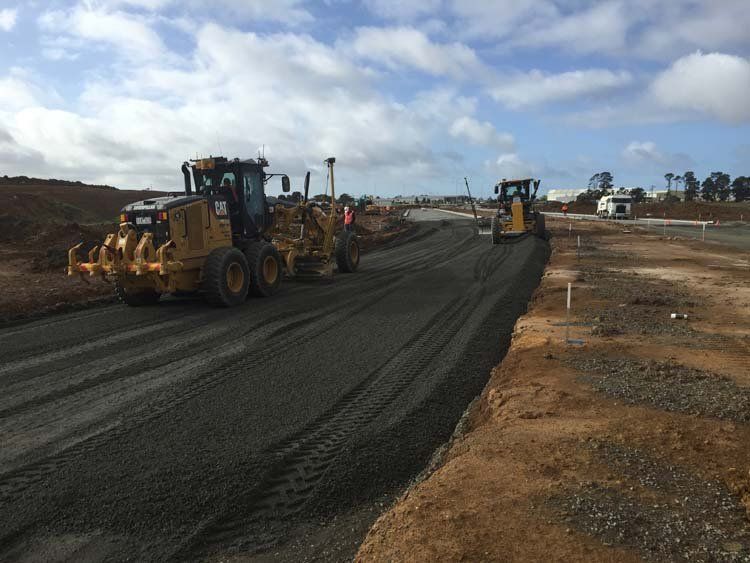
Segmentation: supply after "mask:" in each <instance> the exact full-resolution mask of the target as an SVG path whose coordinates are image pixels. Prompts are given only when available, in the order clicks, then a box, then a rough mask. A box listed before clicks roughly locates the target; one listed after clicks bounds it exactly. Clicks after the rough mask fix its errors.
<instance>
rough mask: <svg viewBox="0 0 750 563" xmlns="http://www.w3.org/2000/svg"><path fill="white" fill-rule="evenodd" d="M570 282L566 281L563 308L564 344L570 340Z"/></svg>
mask: <svg viewBox="0 0 750 563" xmlns="http://www.w3.org/2000/svg"><path fill="white" fill-rule="evenodd" d="M572 286H573V284H572V283H570V282H568V303H567V306H566V308H565V344H567V343H568V340H570V291H571V287H572Z"/></svg>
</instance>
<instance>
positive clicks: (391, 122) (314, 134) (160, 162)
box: [0, 24, 476, 193]
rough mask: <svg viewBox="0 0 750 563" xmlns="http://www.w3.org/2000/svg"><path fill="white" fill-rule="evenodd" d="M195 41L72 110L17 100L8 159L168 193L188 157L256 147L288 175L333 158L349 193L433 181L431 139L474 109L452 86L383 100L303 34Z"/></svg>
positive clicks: (329, 49)
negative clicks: (258, 67) (177, 60)
mask: <svg viewBox="0 0 750 563" xmlns="http://www.w3.org/2000/svg"><path fill="white" fill-rule="evenodd" d="M195 39H196V46H195V49H194V51H192V52H190V53H188V54H187V55H186V58H185V59H184V60H183V61H182V63H181V64H180V65H178V66H175V65H174V64H173V62H172V61H171V60H170V59H169V58H161V59H156V60H135V61H134V63H133V64H132V65H130V66H128V67H126V69H124V70H123V72H122V75H112V74H109V73H104V74H101V75H99V77H98V78H97V80H96V81H95V82H90V83H88V84H87V85H86V89H85V92H84V93H83V94H82V95H81V97H80V98H79V99H78V100H77V102H78V103H77V104H75V103H71V104H68V105H66V107H67V108H70V107H76V106H78V107H79V108H80V109H79V110H78V111H72V110H70V109H67V110H52V109H49V108H48V107H44V106H40V105H34V104H32V103H31V102H32V99H31V98H29V99H25V100H24V99H21V100H19V101H17V102H15V103H14V107H15V110H14V111H12V112H8V114H1V113H0V129H3V130H5V131H7V132H8V133H9V134H10V135H12V137H13V139H14V142H15V145H17V149H16V150H15V153H18V154H36V155H37V158H38V160H39V162H40V164H39V166H38V169H39V170H52V172H51V174H54V175H57V176H58V177H77V178H80V179H82V180H89V181H98V182H109V183H112V184H115V185H119V186H122V187H138V186H143V185H148V184H152V183H153V185H154V187H164V188H174V187H176V185H179V181H180V178H179V172H178V169H177V166H178V164H179V163H180V162H182V161H183V160H184V159H185V158H187V157H194V156H195V155H196V153H199V154H209V153H213V154H216V153H218V152H219V145H221V149H222V152H223V153H224V154H226V155H228V156H242V157H247V156H252V155H254V154H255V149H256V147H258V146H261V145H266V154H267V156H268V158H269V159H270V160H271V163H272V166H273V168H274V169H275V170H283V171H285V172H288V173H290V174H292V175H293V176H294V175H301V174H302V173H303V172H304V170H305V169H306V168H307V167H310V168H313V170H315V169H316V168H317V169H320V168H322V160H323V158H325V157H326V156H330V155H335V156H338V157H339V163H340V169H341V172H340V175H339V177H340V178H341V181H342V189H345V190H346V191H348V192H349V193H352V192H355V193H356V192H358V191H364V190H365V189H367V187H368V186H369V185H370V184H368V183H367V182H368V178H371V179H372V181H373V182H377V183H378V184H379V185H388V182H389V181H391V182H396V181H401V180H400V179H402V178H403V177H405V176H409V177H410V178H413V179H414V181H415V182H418V181H424V180H425V178H434V177H435V176H436V175H439V174H441V172H444V167H445V166H447V164H445V163H443V162H442V160H443V158H442V156H443V155H440V154H436V153H435V152H434V150H433V149H432V148H431V147H432V144H433V141H434V139H436V138H438V137H439V135H440V134H441V133H442V134H444V133H445V131H447V130H448V129H449V128H450V127H451V125H452V124H453V123H454V122H455V121H456V120H457V119H458V118H459V117H461V116H465V115H471V114H472V112H473V111H474V110H475V107H476V100H474V99H471V98H465V97H462V96H459V95H457V94H456V92H455V91H452V90H451V89H436V90H427V91H424V92H420V93H418V94H416V95H414V97H413V98H412V99H411V100H407V101H406V102H401V103H399V102H395V101H392V100H390V99H388V98H387V97H385V96H383V95H382V94H380V93H379V92H378V90H377V89H376V88H375V87H374V84H373V82H372V80H373V77H372V75H371V73H370V72H369V71H368V70H367V69H366V68H363V67H362V65H360V64H357V63H356V61H353V60H351V59H350V58H348V57H347V54H346V52H343V51H341V50H340V48H339V47H337V46H330V45H326V44H324V43H321V42H319V41H317V40H315V39H313V38H312V37H309V36H306V35H298V34H291V33H274V34H255V33H246V32H240V31H237V30H232V29H227V28H223V27H221V26H219V25H216V24H209V25H205V26H203V27H202V28H201V29H200V30H199V32H198V33H197V35H196V37H195ZM247 61H262V66H263V72H262V75H259V74H258V73H257V72H249V71H248V67H247V64H248V63H247ZM34 151H36V152H34ZM394 155H397V157H396V158H394ZM14 166H15V169H16V171H17V172H19V173H21V172H22V173H27V174H34V173H36V171H37V168H34V169H29V167H28V166H26V167H21V166H20V165H19V164H16V165H14ZM11 169H12V167H11ZM318 177H319V178H320V176H318ZM347 177H349V178H353V177H356V178H357V183H348V182H347ZM314 189H316V188H314Z"/></svg>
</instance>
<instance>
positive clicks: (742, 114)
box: [651, 51, 750, 123]
mask: <svg viewBox="0 0 750 563" xmlns="http://www.w3.org/2000/svg"><path fill="white" fill-rule="evenodd" d="M651 94H652V96H653V98H654V100H655V101H656V103H657V104H659V105H660V106H661V107H663V108H666V109H669V110H691V111H696V112H700V113H703V114H705V115H707V116H712V117H717V118H719V119H721V120H722V121H726V122H729V123H740V122H744V121H748V120H750V61H748V60H747V59H744V58H742V57H736V56H734V55H726V54H722V53H708V54H703V53H701V52H700V51H699V52H696V53H693V54H692V55H687V56H685V57H682V58H681V59H678V60H677V61H675V62H674V64H672V65H671V66H670V67H669V68H668V69H667V70H665V71H664V72H662V73H661V74H659V76H658V77H657V78H656V79H655V80H654V83H653V84H652V86H651Z"/></svg>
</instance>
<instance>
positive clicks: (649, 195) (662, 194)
mask: <svg viewBox="0 0 750 563" xmlns="http://www.w3.org/2000/svg"><path fill="white" fill-rule="evenodd" d="M667 194H669V195H671V196H673V197H676V198H677V199H679V200H680V201H685V192H684V191H678V190H654V191H653V192H650V191H647V192H646V193H645V194H643V197H644V199H645V200H646V201H651V202H655V201H664V200H665V199H666V198H667Z"/></svg>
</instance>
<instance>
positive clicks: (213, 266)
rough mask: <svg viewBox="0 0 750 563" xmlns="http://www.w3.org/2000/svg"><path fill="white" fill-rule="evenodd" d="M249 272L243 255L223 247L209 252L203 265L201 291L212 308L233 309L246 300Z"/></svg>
mask: <svg viewBox="0 0 750 563" xmlns="http://www.w3.org/2000/svg"><path fill="white" fill-rule="evenodd" d="M249 285H250V270H249V269H248V267H247V259H246V258H245V255H244V254H242V252H240V251H239V250H237V249H236V248H233V247H229V246H225V247H222V248H217V249H215V250H212V251H211V254H209V255H208V257H207V258H206V262H205V264H204V265H203V282H202V283H201V289H202V290H203V293H204V294H205V295H206V301H208V302H209V303H210V304H211V305H213V306H214V307H234V306H235V305H239V304H240V303H242V302H243V301H245V299H247V290H248V287H249Z"/></svg>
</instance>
